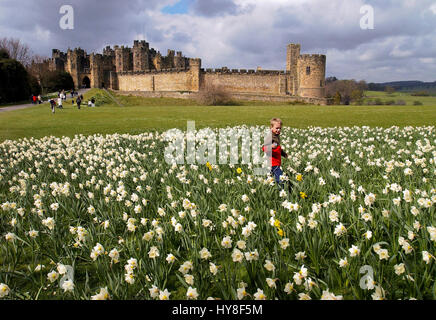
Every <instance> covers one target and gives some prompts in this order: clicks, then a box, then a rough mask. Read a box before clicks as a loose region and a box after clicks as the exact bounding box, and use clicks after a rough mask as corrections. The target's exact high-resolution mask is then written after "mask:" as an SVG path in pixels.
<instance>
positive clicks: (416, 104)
mask: <svg viewBox="0 0 436 320" xmlns="http://www.w3.org/2000/svg"><path fill="white" fill-rule="evenodd" d="M413 105H414V106H422V105H423V104H422V102H421V101H413Z"/></svg>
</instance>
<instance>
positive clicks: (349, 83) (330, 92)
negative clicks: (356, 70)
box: [326, 80, 366, 105]
mask: <svg viewBox="0 0 436 320" xmlns="http://www.w3.org/2000/svg"><path fill="white" fill-rule="evenodd" d="M364 88H366V83H365V82H364V81H360V82H356V81H355V80H336V81H333V82H330V83H328V84H327V85H326V91H327V97H328V98H332V97H333V98H335V97H336V93H337V92H339V93H340V96H341V103H343V104H346V105H348V104H350V103H351V102H356V103H359V104H361V103H363V101H362V99H363V95H364V90H365V89H364Z"/></svg>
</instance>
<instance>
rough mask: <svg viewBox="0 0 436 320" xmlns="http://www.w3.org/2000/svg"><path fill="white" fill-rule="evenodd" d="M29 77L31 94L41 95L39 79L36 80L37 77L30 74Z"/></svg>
mask: <svg viewBox="0 0 436 320" xmlns="http://www.w3.org/2000/svg"><path fill="white" fill-rule="evenodd" d="M28 76H29V79H28V81H29V86H30V92H31V94H35V95H39V94H40V93H41V86H40V85H39V82H38V79H36V77H34V76H32V75H31V74H29V75H28Z"/></svg>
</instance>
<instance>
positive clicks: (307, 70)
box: [306, 67, 310, 76]
mask: <svg viewBox="0 0 436 320" xmlns="http://www.w3.org/2000/svg"><path fill="white" fill-rule="evenodd" d="M306 75H308V76H309V75H310V67H306Z"/></svg>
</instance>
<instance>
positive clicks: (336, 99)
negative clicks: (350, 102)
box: [333, 91, 342, 105]
mask: <svg viewBox="0 0 436 320" xmlns="http://www.w3.org/2000/svg"><path fill="white" fill-rule="evenodd" d="M341 100H342V96H341V93H340V92H339V91H336V93H335V95H334V97H333V104H335V105H340V104H341Z"/></svg>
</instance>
